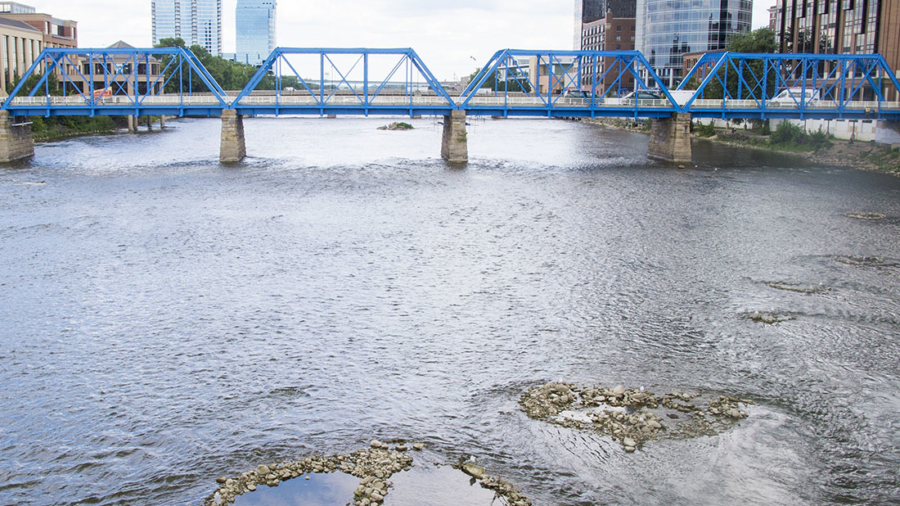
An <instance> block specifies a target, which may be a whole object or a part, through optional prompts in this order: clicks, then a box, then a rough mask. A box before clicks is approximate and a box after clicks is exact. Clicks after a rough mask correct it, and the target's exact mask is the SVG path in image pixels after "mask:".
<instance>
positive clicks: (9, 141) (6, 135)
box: [0, 111, 34, 163]
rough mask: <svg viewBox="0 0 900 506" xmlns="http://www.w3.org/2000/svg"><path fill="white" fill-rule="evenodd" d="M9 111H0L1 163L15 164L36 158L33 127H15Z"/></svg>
mask: <svg viewBox="0 0 900 506" xmlns="http://www.w3.org/2000/svg"><path fill="white" fill-rule="evenodd" d="M15 124H16V121H15V118H13V117H12V116H10V115H9V111H0V163H9V162H15V161H17V160H24V159H26V158H31V157H32V156H34V138H33V137H32V136H31V125H19V126H15Z"/></svg>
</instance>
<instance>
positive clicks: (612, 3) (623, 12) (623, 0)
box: [574, 0, 635, 51]
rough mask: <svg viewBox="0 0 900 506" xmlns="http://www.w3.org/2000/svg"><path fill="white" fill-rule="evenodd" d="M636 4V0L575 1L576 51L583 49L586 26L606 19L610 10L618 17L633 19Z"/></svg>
mask: <svg viewBox="0 0 900 506" xmlns="http://www.w3.org/2000/svg"><path fill="white" fill-rule="evenodd" d="M634 3H635V0H575V46H574V48H575V50H576V51H577V50H580V49H582V47H581V40H582V33H583V32H584V25H586V24H588V23H593V22H595V21H597V20H598V19H602V18H604V17H606V14H607V11H609V10H612V11H613V13H614V14H615V16H616V17H632V18H633V17H634ZM629 12H630V13H631V15H630V16H629V15H628V13H629Z"/></svg>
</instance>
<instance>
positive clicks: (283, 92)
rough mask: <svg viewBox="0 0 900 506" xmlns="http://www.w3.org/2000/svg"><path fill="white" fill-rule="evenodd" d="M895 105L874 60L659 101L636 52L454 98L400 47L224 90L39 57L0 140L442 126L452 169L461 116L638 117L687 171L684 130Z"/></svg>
mask: <svg viewBox="0 0 900 506" xmlns="http://www.w3.org/2000/svg"><path fill="white" fill-rule="evenodd" d="M898 92H900V83H898V78H897V74H896V73H895V72H894V71H893V70H892V69H890V68H889V67H888V65H887V63H886V62H885V60H884V58H883V57H882V56H881V55H877V54H873V55H813V54H740V53H728V52H723V53H710V54H707V55H705V56H704V57H702V58H701V59H700V60H699V61H698V62H697V64H696V65H695V66H694V68H693V69H692V70H691V71H690V73H689V74H688V75H687V76H686V77H685V79H684V80H683V81H682V83H681V84H680V85H679V86H678V87H677V88H675V89H669V88H668V87H667V86H666V85H665V84H664V82H663V81H662V80H661V79H660V78H659V76H658V75H657V74H656V73H655V72H654V71H653V68H652V66H651V65H650V63H649V62H648V61H647V59H646V58H645V57H644V55H642V54H641V53H640V52H637V51H535V50H514V49H505V50H501V51H498V52H496V53H495V54H494V55H493V56H492V57H491V59H490V60H489V61H488V62H487V63H486V64H485V65H484V66H483V67H482V68H481V70H480V71H479V72H478V73H477V75H476V76H475V77H474V79H472V80H471V81H470V82H469V83H468V85H467V86H466V87H465V89H453V87H451V86H445V85H444V84H442V83H441V82H440V81H438V79H437V78H435V76H434V74H433V73H432V72H431V71H430V70H429V68H428V66H427V65H426V64H425V62H424V61H423V60H422V58H420V57H419V55H418V54H417V53H416V52H415V51H414V50H413V49H410V48H402V49H368V48H337V49H334V48H331V49H328V48H278V49H276V50H275V51H274V52H273V53H272V54H271V55H270V56H269V57H268V58H267V59H266V60H265V62H264V63H263V64H262V65H261V66H260V67H259V69H258V71H257V72H256V73H255V75H254V76H253V77H252V78H251V79H250V81H249V83H248V84H247V86H246V87H245V88H244V89H242V90H224V89H223V88H222V87H221V86H220V85H219V83H217V82H216V80H215V79H214V78H213V77H212V75H211V74H210V73H209V71H208V70H207V69H206V68H204V66H203V64H202V63H201V62H200V60H199V59H198V58H197V57H196V56H195V55H194V54H193V53H191V51H190V50H188V49H185V48H148V49H136V48H112V49H58V48H50V49H45V50H44V51H43V52H42V53H41V54H40V56H39V57H38V58H37V59H36V60H35V62H34V64H33V65H32V66H31V68H29V69H28V71H27V72H26V73H25V74H24V75H23V76H22V79H21V81H20V82H19V84H18V85H17V86H16V87H15V89H14V90H13V91H12V93H10V95H9V97H7V98H6V99H5V101H4V102H3V105H2V108H0V131H2V129H3V128H12V127H11V126H9V125H13V126H16V125H18V126H20V127H21V125H23V124H24V122H21V121H20V122H16V121H15V120H11V119H9V118H11V117H12V118H14V117H27V116H66V115H68V116H72V115H82V116H95V115H128V116H147V115H171V116H207V117H211V116H221V117H222V118H223V134H222V142H223V148H222V157H221V158H222V160H223V161H236V160H240V159H242V158H243V156H244V154H245V149H244V148H243V144H244V142H243V128H244V125H243V118H244V117H253V116H259V115H275V116H280V115H313V116H341V115H361V116H370V115H381V116H411V117H417V116H440V117H444V118H445V120H444V129H445V131H444V138H443V141H442V154H443V156H444V157H445V158H447V159H448V160H452V161H464V160H465V159H467V156H468V152H467V147H466V145H465V140H464V139H465V118H466V117H467V116H492V117H503V118H515V117H543V118H572V117H591V118H596V117H625V118H634V119H641V118H649V119H653V120H654V132H653V134H652V136H651V137H652V140H651V147H650V150H651V155H655V156H658V157H661V158H664V159H669V160H673V161H686V160H689V156H690V139H689V135H687V133H688V131H689V124H690V121H691V119H692V118H722V119H737V118H740V119H758V120H765V119H801V120H802V119H870V120H888V121H898V120H900V94H898ZM4 125H7V126H5V127H4ZM685 125H687V127H686V126H685ZM14 133H15V132H14ZM232 142H233V143H236V146H233V148H234V149H232V147H228V146H226V144H230V143H232ZM226 147H228V149H226ZM3 150H4V148H3V146H0V161H3V160H6V159H8V158H10V157H8V156H5V155H4V151H3ZM226 151H227V152H228V153H226ZM685 153H686V154H685ZM12 158H15V157H12Z"/></svg>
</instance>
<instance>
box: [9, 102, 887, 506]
mask: <svg viewBox="0 0 900 506" xmlns="http://www.w3.org/2000/svg"><path fill="white" fill-rule="evenodd" d="M471 122H472V125H471V126H470V133H469V139H470V146H469V149H470V154H471V156H472V161H471V163H470V164H469V165H468V167H467V168H466V169H465V170H451V169H449V168H448V167H447V166H446V165H445V164H444V163H443V162H442V161H440V159H439V157H438V155H439V152H440V130H439V128H440V127H439V126H437V125H435V124H434V122H433V121H432V120H427V119H426V120H420V121H415V122H414V124H415V125H416V127H417V129H416V130H415V131H412V132H379V131H377V130H375V128H376V127H377V126H379V125H381V124H384V123H386V121H385V120H362V119H358V120H354V119H340V120H319V119H315V120H309V119H305V120H297V119H293V120H292V119H277V120H276V119H252V120H247V122H246V128H247V137H248V150H249V153H250V154H251V156H252V157H251V158H249V159H248V160H247V162H246V163H245V164H243V165H241V166H235V167H222V166H220V165H219V164H218V163H217V162H216V161H215V160H216V159H217V155H218V135H219V130H218V129H219V123H218V121H217V120H191V121H180V122H175V123H170V128H169V129H168V130H167V131H165V132H163V133H155V134H152V135H148V134H144V135H139V136H127V135H120V136H112V137H95V138H87V139H77V140H70V141H65V142H59V143H53V144H47V145H42V146H38V148H37V156H36V158H35V159H34V160H33V161H32V162H31V163H29V164H26V165H23V166H19V167H13V168H4V169H2V170H0V323H2V325H0V385H2V388H0V408H2V409H0V504H4V505H66V504H99V505H114V504H116V505H126V504H127V505H135V504H147V505H149V504H153V505H183V504H198V503H199V502H200V500H201V499H202V498H203V497H204V496H206V495H207V494H208V493H210V492H211V491H212V490H213V489H214V488H215V481H214V480H215V478H216V477H217V476H221V475H233V474H237V473H240V472H243V471H245V470H248V469H251V468H253V467H255V466H256V464H258V463H261V462H273V461H282V460H290V459H298V458H302V457H305V456H307V455H309V454H312V453H323V454H331V453H337V452H345V451H353V450H356V449H358V448H360V447H362V446H365V445H366V444H367V442H368V441H369V440H370V439H373V438H378V439H382V440H385V439H392V438H406V439H409V440H414V441H423V442H426V443H428V444H429V446H430V448H432V449H433V450H435V451H436V452H439V453H440V454H443V455H445V456H446V458H447V461H448V462H449V461H455V459H456V458H458V457H459V456H469V455H474V456H476V457H478V459H479V462H480V463H482V464H484V465H485V466H486V467H488V469H489V471H491V472H495V473H497V474H500V475H501V476H503V477H505V478H506V479H509V480H510V481H512V482H513V483H516V484H517V485H519V487H520V488H521V489H522V491H523V492H525V493H526V494H527V495H528V496H529V497H530V498H532V499H533V500H534V501H535V504H536V505H551V506H555V505H560V506H562V505H595V504H622V505H645V504H667V505H682V504H683V505H694V504H736V503H742V504H759V505H819V504H885V503H891V502H898V501H900V477H898V473H900V455H898V453H897V448H900V430H898V427H897V424H898V423H900V420H898V413H900V394H898V392H900V374H898V364H900V343H898V341H897V336H898V335H900V315H898V307H900V306H898V303H900V283H898V281H900V267H897V266H896V262H900V253H898V244H900V240H898V239H900V180H897V179H894V178H890V177H887V176H882V175H878V174H872V173H864V172H856V171H853V170H847V169H831V168H815V167H808V166H804V165H803V164H802V163H801V162H798V161H797V160H794V159H788V158H781V157H775V156H772V155H765V154H758V153H752V152H745V151H738V150H732V149H730V148H725V147H722V146H716V145H711V144H704V143H698V144H697V145H696V146H695V160H696V161H697V162H698V167H694V168H691V169H689V170H686V171H677V170H673V169H671V168H667V167H664V166H659V165H655V164H653V163H652V162H648V161H647V159H646V157H645V153H646V145H647V138H646V137H645V136H642V135H639V134H632V133H625V132H616V131H607V130H602V129H599V128H596V127H591V126H587V125H582V124H575V123H566V122H559V121H552V122H551V121H543V120H538V121H481V120H471ZM852 211H869V212H879V213H883V214H885V215H887V216H888V218H887V219H885V220H882V221H879V222H865V221H858V220H853V219H850V218H847V217H845V216H844V213H847V212H852ZM836 255H867V256H880V257H883V258H885V260H886V262H887V263H888V264H889V265H887V266H883V267H855V266H850V265H845V264H841V263H838V262H835V261H834V260H833V257H834V256H836ZM766 281H785V282H793V283H801V284H805V285H818V284H822V285H824V286H826V287H829V288H831V290H830V291H828V292H827V293H824V294H819V295H804V294H798V293H792V292H785V291H777V290H774V289H772V288H769V287H767V286H766V285H765V284H764V282H766ZM747 311H776V312H781V313H787V314H790V315H794V316H796V320H794V321H789V322H786V323H782V324H780V325H777V326H763V325H758V324H754V323H752V322H750V321H748V320H746V319H744V318H742V316H741V315H742V314H743V313H745V312H747ZM560 379H563V380H566V381H572V382H578V383H590V384H601V385H605V386H614V385H616V384H620V383H621V384H624V385H626V386H634V387H636V386H644V387H646V388H648V389H651V390H654V391H658V392H659V393H665V392H666V391H669V390H671V389H678V390H687V391H697V392H708V393H711V392H715V393H724V394H733V395H738V396H741V397H748V398H751V399H754V400H755V401H756V405H755V406H752V407H751V408H750V409H749V412H750V418H749V419H747V420H745V421H743V422H742V423H741V424H740V425H739V426H738V427H737V428H735V429H733V430H731V431H729V432H727V433H725V434H723V435H721V436H718V437H711V438H701V439H696V440H691V441H663V442H657V443H651V444H648V445H647V446H646V447H645V449H644V450H643V451H641V452H638V453H637V454H633V455H626V454H625V453H623V452H622V451H621V446H620V445H618V444H617V443H615V442H613V441H611V440H609V439H607V438H604V437H600V436H591V435H588V434H585V433H581V432H575V431H572V430H569V429H564V428H561V427H557V426H551V425H546V424H543V423H540V422H536V421H532V420H529V419H528V418H526V417H525V416H524V414H523V413H522V412H521V411H520V410H519V409H518V406H517V399H518V397H519V395H520V394H521V393H522V392H523V391H524V390H526V389H527V388H529V387H530V386H533V385H536V384H539V383H542V382H546V381H551V380H560Z"/></svg>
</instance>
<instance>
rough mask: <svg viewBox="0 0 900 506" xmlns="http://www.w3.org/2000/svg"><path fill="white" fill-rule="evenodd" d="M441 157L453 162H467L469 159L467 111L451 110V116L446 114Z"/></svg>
mask: <svg viewBox="0 0 900 506" xmlns="http://www.w3.org/2000/svg"><path fill="white" fill-rule="evenodd" d="M441 158H443V159H444V160H447V161H448V162H451V163H466V162H468V161H469V141H468V137H467V132H466V111H450V115H449V116H444V136H443V139H442V140H441Z"/></svg>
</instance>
